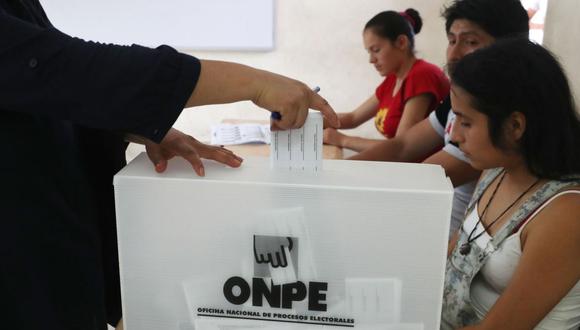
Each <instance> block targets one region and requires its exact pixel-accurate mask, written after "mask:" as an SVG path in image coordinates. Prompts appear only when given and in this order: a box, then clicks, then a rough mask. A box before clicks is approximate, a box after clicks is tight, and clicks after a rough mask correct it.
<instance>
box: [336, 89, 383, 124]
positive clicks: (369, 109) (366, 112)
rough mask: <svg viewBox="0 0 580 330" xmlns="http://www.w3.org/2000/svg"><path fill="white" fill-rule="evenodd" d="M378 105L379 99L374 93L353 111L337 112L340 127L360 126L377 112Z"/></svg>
mask: <svg viewBox="0 0 580 330" xmlns="http://www.w3.org/2000/svg"><path fill="white" fill-rule="evenodd" d="M378 106H379V100H378V99H377V97H376V96H375V95H374V94H373V95H371V96H370V97H369V98H368V99H367V100H366V101H364V102H363V103H362V104H361V105H359V106H358V107H357V108H356V109H354V110H353V111H351V112H347V113H341V114H339V118H340V128H343V129H349V128H355V127H358V126H360V125H361V124H363V123H365V122H366V121H367V120H369V119H371V118H373V116H374V115H375V114H376V113H377V108H378Z"/></svg>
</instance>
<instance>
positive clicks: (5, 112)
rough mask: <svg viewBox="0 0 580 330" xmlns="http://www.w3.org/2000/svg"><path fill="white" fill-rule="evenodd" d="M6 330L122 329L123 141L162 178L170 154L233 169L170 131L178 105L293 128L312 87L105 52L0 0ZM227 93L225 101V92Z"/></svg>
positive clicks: (148, 54)
mask: <svg viewBox="0 0 580 330" xmlns="http://www.w3.org/2000/svg"><path fill="white" fill-rule="evenodd" d="M0 72H1V73H2V74H1V75H0V145H1V147H2V148H1V150H2V154H3V157H2V161H1V162H0V182H1V183H2V188H3V189H2V195H1V198H0V210H1V211H0V212H1V213H0V226H1V227H0V235H1V237H0V264H1V266H0V313H1V315H2V317H0V322H1V324H2V327H3V328H4V327H6V328H8V329H43V330H50V329H83V330H88V329H106V323H107V321H108V322H109V323H110V324H112V325H115V324H116V323H117V322H118V320H119V318H120V317H121V311H120V298H119V283H118V265H117V251H116V234H115V220H114V219H115V218H114V205H113V198H112V194H113V190H112V176H113V174H114V173H116V172H117V171H118V170H119V169H120V168H121V167H122V166H123V165H124V164H125V158H124V151H125V146H126V144H125V143H126V142H125V138H126V137H127V136H132V137H133V138H134V139H135V140H136V141H141V142H143V143H145V144H146V145H147V150H148V153H149V155H150V158H151V159H152V161H153V162H154V163H155V168H156V170H157V171H163V170H164V168H165V166H166V159H167V158H169V157H170V156H172V155H178V156H182V157H184V158H186V159H187V160H188V161H189V162H190V163H191V164H192V167H193V169H194V170H195V171H196V172H197V173H198V174H199V175H203V174H204V170H203V166H202V164H201V162H200V158H209V159H214V160H216V161H219V162H222V163H224V164H227V165H230V166H233V167H237V166H240V164H241V159H240V158H239V157H237V156H235V155H234V154H233V153H231V152H229V151H227V150H225V149H223V148H220V147H214V146H208V145H205V144H202V143H200V142H198V141H196V140H195V139H193V138H192V137H190V136H187V135H185V134H183V133H181V132H179V131H177V130H175V129H173V128H171V126H172V124H173V122H174V121H175V120H176V119H177V117H178V115H179V114H180V112H181V111H182V109H183V108H184V107H191V106H196V105H202V104H212V103H225V102H235V101H240V100H252V101H253V102H254V103H255V104H256V105H258V106H260V107H263V108H266V109H270V110H272V111H277V112H280V113H281V119H280V120H279V121H276V122H274V123H273V126H274V127H275V128H279V129H286V128H293V127H299V126H301V125H302V124H303V123H304V120H305V118H306V114H307V111H308V108H309V107H310V108H315V109H319V110H321V111H322V112H323V114H324V115H325V116H326V117H327V118H328V119H330V120H331V122H334V123H335V124H336V123H337V118H336V114H335V113H334V111H333V110H332V108H330V106H329V105H328V104H327V103H326V101H325V100H324V99H322V98H321V97H320V96H318V95H316V94H315V93H313V92H312V91H310V89H309V88H308V87H307V86H305V85H304V84H302V83H300V82H297V81H295V80H292V79H288V78H285V77H282V76H278V75H275V74H272V73H269V72H265V71H261V70H256V69H253V68H249V67H246V66H242V65H238V64H234V63H226V62H216V61H203V60H201V61H200V60H198V59H196V58H194V57H191V56H188V55H184V54H180V53H178V52H176V51H175V50H174V49H172V48H170V47H168V46H161V47H159V48H157V49H149V48H145V47H140V46H137V45H133V46H115V45H103V44H98V43H94V42H86V41H83V40H80V39H76V38H72V37H70V36H68V35H66V34H64V33H62V32H60V31H58V30H57V29H55V28H53V27H52V25H51V24H50V22H49V20H48V18H47V17H46V15H45V13H44V11H43V10H42V7H41V5H40V3H39V2H38V1H37V0H0ZM218 92H219V93H218Z"/></svg>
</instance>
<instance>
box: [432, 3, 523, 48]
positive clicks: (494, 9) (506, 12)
mask: <svg viewBox="0 0 580 330" xmlns="http://www.w3.org/2000/svg"><path fill="white" fill-rule="evenodd" d="M442 16H443V18H445V31H446V32H447V33H449V29H450V28H451V25H452V24H453V22H454V21H455V20H457V19H466V20H469V21H471V22H473V23H475V24H477V25H478V26H479V27H481V28H482V29H484V30H485V31H486V32H487V33H489V34H490V35H491V36H493V37H494V38H496V39H497V38H500V37H524V36H525V37H526V38H527V37H528V34H529V24H528V14H527V12H526V10H525V9H524V7H523V6H522V3H521V2H520V0H455V1H454V2H453V3H452V4H451V5H450V6H448V7H445V8H444V10H443V13H442Z"/></svg>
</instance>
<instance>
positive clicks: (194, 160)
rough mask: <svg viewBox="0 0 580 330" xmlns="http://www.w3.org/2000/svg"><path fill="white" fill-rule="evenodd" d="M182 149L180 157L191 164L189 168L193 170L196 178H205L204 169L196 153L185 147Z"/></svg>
mask: <svg viewBox="0 0 580 330" xmlns="http://www.w3.org/2000/svg"><path fill="white" fill-rule="evenodd" d="M183 149H184V150H183V152H182V153H180V156H181V157H183V158H184V159H185V160H187V161H188V162H189V163H190V164H191V167H193V170H194V171H195V173H196V174H197V175H198V176H205V168H204V167H203V163H202V162H201V157H200V156H199V154H198V153H197V150H195V149H194V148H191V147H190V146H187V145H186V146H184V148H183Z"/></svg>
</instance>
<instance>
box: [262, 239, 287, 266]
mask: <svg viewBox="0 0 580 330" xmlns="http://www.w3.org/2000/svg"><path fill="white" fill-rule="evenodd" d="M293 247H294V242H293V241H292V238H291V237H279V236H257V235H254V258H255V260H256V263H258V264H268V263H269V264H270V265H272V267H273V268H278V267H282V268H284V267H286V266H288V258H290V251H292V248H293ZM286 251H287V252H288V255H287V253H286Z"/></svg>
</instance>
